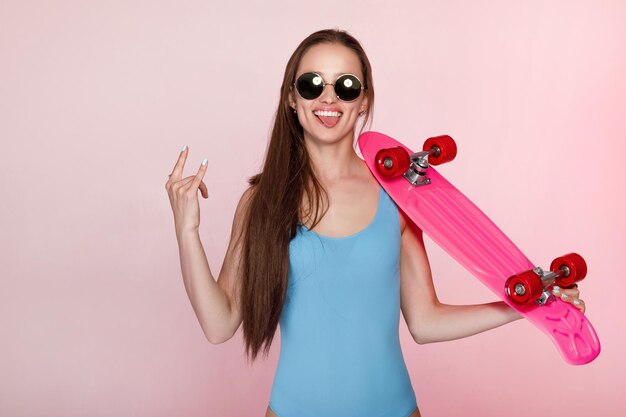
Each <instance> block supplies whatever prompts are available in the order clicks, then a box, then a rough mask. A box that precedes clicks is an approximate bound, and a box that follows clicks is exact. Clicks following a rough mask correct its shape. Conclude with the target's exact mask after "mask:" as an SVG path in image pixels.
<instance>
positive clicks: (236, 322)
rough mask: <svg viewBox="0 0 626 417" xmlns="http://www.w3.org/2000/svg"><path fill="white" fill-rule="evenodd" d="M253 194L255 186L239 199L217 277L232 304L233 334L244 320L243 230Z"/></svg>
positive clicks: (231, 322)
mask: <svg viewBox="0 0 626 417" xmlns="http://www.w3.org/2000/svg"><path fill="white" fill-rule="evenodd" d="M253 194H254V189H253V187H249V188H247V189H246V190H245V191H244V192H243V193H242V195H241V198H240V199H239V203H238V204H237V209H236V210H235V215H234V218H233V226H232V229H231V234H230V242H229V244H228V249H227V250H226V256H225V257H224V263H223V264H222V269H221V270H220V273H219V276H218V278H217V283H218V285H219V286H220V288H222V290H223V291H224V293H225V294H226V296H227V298H228V301H229V305H230V311H231V316H230V322H229V328H230V331H231V335H233V334H235V332H236V331H237V329H238V328H239V326H240V325H241V321H242V318H241V307H240V302H239V295H240V293H241V291H240V290H241V287H240V284H241V275H240V268H239V266H240V264H241V259H242V249H243V239H242V237H243V235H242V232H243V229H244V225H245V220H246V218H247V215H248V210H249V206H250V201H251V199H252V196H253Z"/></svg>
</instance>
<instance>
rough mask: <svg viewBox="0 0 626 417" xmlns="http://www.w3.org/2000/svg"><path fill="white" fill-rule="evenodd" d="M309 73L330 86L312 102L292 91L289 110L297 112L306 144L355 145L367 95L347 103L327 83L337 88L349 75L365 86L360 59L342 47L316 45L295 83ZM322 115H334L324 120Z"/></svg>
mask: <svg viewBox="0 0 626 417" xmlns="http://www.w3.org/2000/svg"><path fill="white" fill-rule="evenodd" d="M307 72H315V73H317V74H319V75H321V76H322V78H323V80H324V83H326V84H327V85H325V86H324V89H323V91H322V94H321V95H320V96H319V97H317V98H314V99H310V100H307V99H305V98H302V97H301V96H300V95H299V94H298V92H297V91H296V90H295V87H294V88H293V89H292V91H291V94H290V106H291V107H292V108H294V109H296V111H297V114H298V120H299V121H300V124H301V125H302V128H303V129H304V138H305V140H306V139H308V140H315V141H321V142H326V143H332V142H336V141H340V140H342V139H345V138H349V140H350V141H352V138H353V135H354V126H355V124H356V121H357V119H358V118H359V113H363V112H364V111H365V110H366V109H367V98H366V97H365V91H364V90H362V91H361V94H360V95H359V97H358V98H357V99H356V100H354V101H350V102H346V101H342V100H340V99H338V98H337V95H336V94H335V90H334V86H332V85H328V83H332V84H334V83H335V80H336V79H337V77H338V76H339V75H341V74H346V73H348V74H354V75H356V76H357V77H358V79H359V80H361V83H362V84H363V83H365V79H364V77H363V72H362V71H361V61H360V60H359V57H358V56H357V54H356V53H355V52H354V51H352V50H351V49H349V48H347V47H345V46H343V45H341V44H337V43H331V44H329V43H322V44H317V45H315V46H312V47H311V48H309V50H308V51H307V52H306V53H305V54H304V56H303V57H302V60H301V61H300V65H299V67H298V70H297V71H296V77H295V79H296V80H297V79H298V77H300V75H302V74H304V73H307ZM320 111H330V112H332V113H330V115H326V116H324V115H321V114H320V113H319V112H320Z"/></svg>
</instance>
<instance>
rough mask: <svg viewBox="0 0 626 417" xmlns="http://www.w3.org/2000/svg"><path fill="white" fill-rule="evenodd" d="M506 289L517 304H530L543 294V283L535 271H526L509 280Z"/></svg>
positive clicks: (505, 285)
mask: <svg viewBox="0 0 626 417" xmlns="http://www.w3.org/2000/svg"><path fill="white" fill-rule="evenodd" d="M504 289H505V291H506V294H507V295H508V296H509V298H510V299H511V301H513V302H514V303H515V304H529V303H532V302H533V301H535V300H537V299H538V298H539V296H540V295H541V293H542V292H543V282H542V281H541V278H539V275H537V274H535V273H534V272H533V271H526V272H522V273H521V274H517V275H513V276H512V277H510V278H509V279H507V280H506V283H505V284H504Z"/></svg>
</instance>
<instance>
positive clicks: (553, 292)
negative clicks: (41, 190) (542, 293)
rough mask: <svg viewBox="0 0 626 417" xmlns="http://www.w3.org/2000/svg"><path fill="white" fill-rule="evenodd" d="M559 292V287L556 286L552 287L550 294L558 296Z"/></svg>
mask: <svg viewBox="0 0 626 417" xmlns="http://www.w3.org/2000/svg"><path fill="white" fill-rule="evenodd" d="M560 292H561V288H560V287H557V286H554V287H552V294H558V293H560Z"/></svg>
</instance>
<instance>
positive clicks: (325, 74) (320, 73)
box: [300, 70, 353, 78]
mask: <svg viewBox="0 0 626 417" xmlns="http://www.w3.org/2000/svg"><path fill="white" fill-rule="evenodd" d="M307 72H316V73H318V74H319V75H321V76H322V77H324V78H326V77H327V76H328V73H326V72H322V71H317V70H310V71H303V72H302V74H306V73H307ZM302 74H300V75H302ZM341 74H353V73H352V72H350V71H340V72H333V74H332V76H333V77H337V76H338V75H341Z"/></svg>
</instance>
